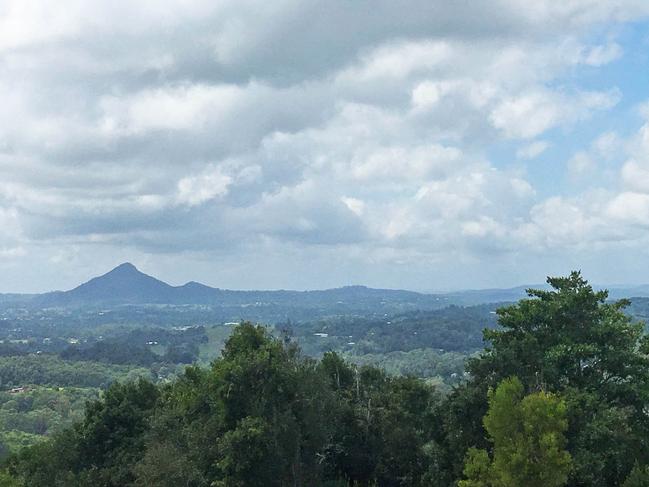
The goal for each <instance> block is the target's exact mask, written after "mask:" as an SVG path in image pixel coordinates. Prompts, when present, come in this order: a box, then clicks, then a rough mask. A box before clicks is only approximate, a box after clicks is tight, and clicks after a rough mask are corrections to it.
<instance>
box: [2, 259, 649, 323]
mask: <svg viewBox="0 0 649 487" xmlns="http://www.w3.org/2000/svg"><path fill="white" fill-rule="evenodd" d="M528 287H537V288H539V287H541V288H542V287H546V286H545V285H539V286H519V287H515V288H510V289H486V290H468V291H457V292H451V293H444V294H424V293H417V292H413V291H403V290H392V289H373V288H368V287H365V286H345V287H341V288H336V289H327V290H322V291H284V290H281V291H233V290H225V289H219V288H213V287H210V286H206V285H204V284H200V283H198V282H188V283H187V284H184V285H182V286H171V285H169V284H167V283H166V282H163V281H161V280H159V279H156V278H154V277H152V276H149V275H147V274H144V273H143V272H140V271H139V270H138V269H137V268H136V267H135V266H134V265H133V264H130V263H124V264H121V265H119V266H117V267H116V268H114V269H113V270H111V271H110V272H108V273H106V274H104V275H102V276H99V277H95V278H94V279H91V280H89V281H88V282H85V283H83V284H81V285H80V286H77V287H76V288H74V289H71V290H69V291H55V292H49V293H44V294H0V306H2V305H4V306H7V305H12V306H16V305H21V306H30V307H40V308H49V307H84V306H108V305H144V304H156V305H164V304H168V305H211V306H220V307H227V306H234V307H245V306H279V307H293V308H327V309H329V308H331V309H334V310H336V309H337V310H339V311H341V312H343V311H345V312H350V311H355V310H358V311H363V310H373V311H374V312H379V311H382V310H390V311H394V310H402V311H407V310H414V309H421V310H426V309H439V308H442V307H445V306H448V305H451V304H457V305H474V304H482V303H497V302H511V301H517V300H518V299H521V298H523V297H525V295H526V292H525V290H526V289H527V288H528ZM636 296H638V297H649V286H637V287H629V288H621V287H620V288H614V289H612V290H611V297H613V298H616V299H617V298H621V297H636Z"/></svg>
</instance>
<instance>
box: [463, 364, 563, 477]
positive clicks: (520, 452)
mask: <svg viewBox="0 0 649 487" xmlns="http://www.w3.org/2000/svg"><path fill="white" fill-rule="evenodd" d="M484 426H485V429H486V430H487V434H488V435H489V440H490V442H491V443H492V444H493V454H492V457H493V458H492V460H491V461H490V460H489V456H488V454H487V452H486V451H485V450H478V449H471V450H469V453H468V455H467V461H466V465H465V470H464V471H465V475H466V476H467V477H468V480H465V481H460V483H459V485H460V487H486V486H493V487H519V486H522V485H524V486H526V487H560V486H562V485H565V484H566V481H567V480H568V473H569V471H570V465H571V459H570V455H569V453H568V452H567V451H566V450H565V449H564V447H565V443H566V440H565V437H564V433H565V431H566V429H567V427H568V423H567V421H566V405H565V403H564V402H563V401H562V400H560V399H559V398H558V397H557V396H555V395H553V394H550V393H546V392H543V391H540V392H536V393H533V394H529V395H527V396H524V391H523V385H522V384H521V382H520V380H518V378H515V377H513V378H510V379H507V380H504V381H503V382H502V383H501V384H500V385H499V386H498V388H497V389H496V390H495V391H490V394H489V411H488V412H487V415H486V416H485V417H484Z"/></svg>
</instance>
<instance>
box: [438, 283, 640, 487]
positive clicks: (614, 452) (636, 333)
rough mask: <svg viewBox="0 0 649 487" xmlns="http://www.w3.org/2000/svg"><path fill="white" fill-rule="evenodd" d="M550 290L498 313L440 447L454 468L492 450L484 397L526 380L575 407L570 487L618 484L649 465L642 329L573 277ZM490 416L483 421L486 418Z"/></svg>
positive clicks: (451, 401) (452, 399) (445, 420)
mask: <svg viewBox="0 0 649 487" xmlns="http://www.w3.org/2000/svg"><path fill="white" fill-rule="evenodd" d="M548 284H549V286H550V289H547V290H529V291H528V294H529V299H524V300H521V301H520V302H518V303H516V304H513V305H511V306H506V307H504V308H501V309H499V310H498V318H499V325H500V326H499V327H498V328H496V329H493V330H485V333H484V335H485V340H486V349H485V351H484V352H483V353H482V354H481V355H480V356H479V357H478V358H476V359H473V360H470V361H469V364H468V367H467V369H468V372H469V373H470V377H471V378H470V380H469V381H468V382H467V383H466V384H464V385H462V386H460V387H459V388H458V389H457V390H456V391H455V392H454V393H452V394H451V395H450V396H449V398H448V400H447V403H446V404H445V406H444V407H443V408H442V410H441V412H440V421H441V423H442V424H443V425H444V428H443V431H442V433H441V437H440V439H438V441H439V442H440V444H442V445H443V446H444V448H443V449H444V451H445V452H446V462H447V463H446V464H445V465H444V467H445V468H446V469H447V470H451V471H453V472H455V475H457V474H458V473H459V472H458V471H459V468H458V466H459V465H461V462H460V458H459V455H463V454H464V452H466V451H467V449H468V448H470V447H471V446H478V447H480V448H484V447H485V445H484V438H485V437H486V434H485V430H484V427H483V424H481V422H480V421H479V420H478V419H477V418H478V417H481V416H478V413H479V412H480V411H484V412H486V408H487V401H486V400H485V399H484V397H485V395H484V392H485V389H487V388H489V387H492V388H495V387H496V386H497V385H498V384H499V383H500V382H501V381H502V380H504V379H506V378H508V377H511V376H514V375H516V376H518V377H519V378H520V381H521V383H522V385H523V389H524V391H525V392H526V393H531V392H535V391H538V390H545V391H548V392H551V393H558V394H560V395H561V397H562V398H563V399H564V400H565V403H566V407H567V419H568V429H567V431H566V437H567V440H568V444H567V448H568V451H569V452H570V454H571V456H572V458H573V469H572V471H571V474H570V480H569V483H570V485H574V486H579V487H582V486H584V487H586V486H589V487H608V486H611V485H620V484H621V483H622V482H623V481H624V479H625V478H626V477H627V476H628V475H629V473H630V471H631V469H632V468H633V465H634V463H635V462H638V463H640V464H647V463H649V442H648V441H647V438H649V417H648V416H647V415H646V412H645V407H646V404H649V356H648V355H647V350H649V348H648V347H647V338H646V336H645V335H644V325H643V324H642V323H637V322H634V321H633V320H632V319H631V318H630V317H629V316H628V315H626V314H625V313H624V308H625V307H626V306H627V305H628V301H625V300H622V301H617V302H611V301H609V300H608V294H607V292H606V291H596V290H594V289H593V288H592V286H591V285H589V284H588V282H587V281H586V280H585V279H584V278H583V277H582V276H581V274H580V273H579V272H573V273H571V274H570V275H569V276H567V277H557V278H548ZM483 414H484V413H483Z"/></svg>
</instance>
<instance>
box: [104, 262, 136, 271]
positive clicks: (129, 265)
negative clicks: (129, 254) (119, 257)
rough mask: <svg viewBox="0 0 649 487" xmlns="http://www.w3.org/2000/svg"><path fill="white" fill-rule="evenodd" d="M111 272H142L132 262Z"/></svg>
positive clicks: (125, 263)
mask: <svg viewBox="0 0 649 487" xmlns="http://www.w3.org/2000/svg"><path fill="white" fill-rule="evenodd" d="M110 272H140V271H139V270H138V268H137V267H135V266H134V265H133V264H131V263H130V262H124V263H123V264H120V265H118V266H117V267H115V268H114V269H113V270H112V271H110Z"/></svg>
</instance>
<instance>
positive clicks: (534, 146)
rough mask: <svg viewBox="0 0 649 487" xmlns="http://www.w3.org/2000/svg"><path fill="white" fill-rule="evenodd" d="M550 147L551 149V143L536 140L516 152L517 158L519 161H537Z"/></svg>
mask: <svg viewBox="0 0 649 487" xmlns="http://www.w3.org/2000/svg"><path fill="white" fill-rule="evenodd" d="M548 147H550V143H549V142H547V141H545V140H536V141H534V142H532V143H530V144H527V145H525V146H524V147H521V148H520V149H518V151H516V157H518V158H519V159H535V158H537V157H538V156H540V155H541V154H543V153H544V152H545V151H546V150H547V149H548Z"/></svg>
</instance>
